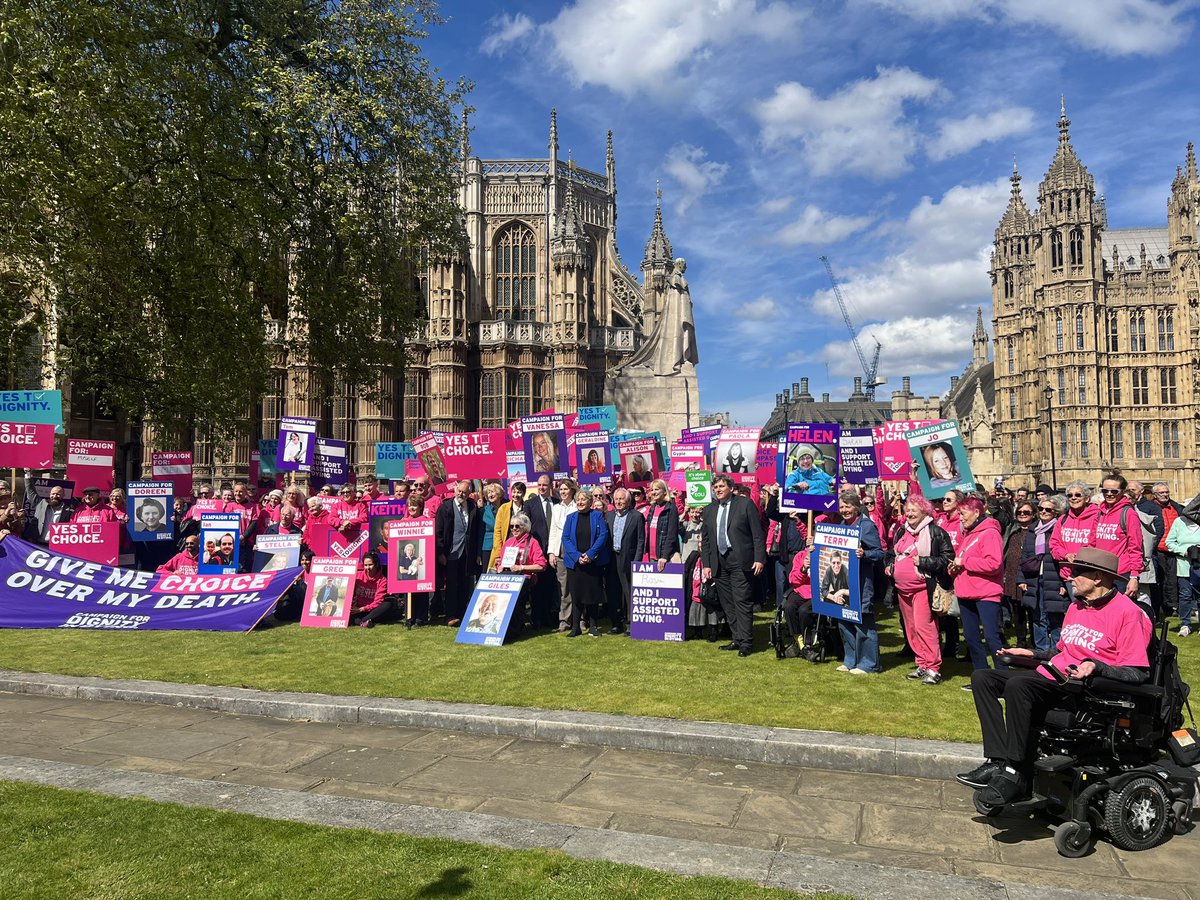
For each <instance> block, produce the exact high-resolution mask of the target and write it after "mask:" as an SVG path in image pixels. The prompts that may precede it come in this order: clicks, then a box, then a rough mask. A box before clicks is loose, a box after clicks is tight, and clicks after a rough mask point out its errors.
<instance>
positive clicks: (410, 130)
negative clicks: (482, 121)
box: [0, 0, 467, 438]
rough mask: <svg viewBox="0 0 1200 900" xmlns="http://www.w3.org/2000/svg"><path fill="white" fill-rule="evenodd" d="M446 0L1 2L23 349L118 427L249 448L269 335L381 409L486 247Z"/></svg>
mask: <svg viewBox="0 0 1200 900" xmlns="http://www.w3.org/2000/svg"><path fill="white" fill-rule="evenodd" d="M438 21H439V20H438V18H437V13H436V10H435V8H434V5H433V4H432V3H430V2H424V0H416V2H398V0H391V2H390V0H338V2H322V0H292V2H286V3H284V2H275V0H109V2H104V3H99V2H80V0H0V325H3V327H4V328H5V329H6V331H5V334H6V335H10V336H12V337H11V340H10V341H9V342H8V345H7V346H0V353H3V354H5V357H4V359H3V362H4V364H5V366H6V372H12V371H15V369H16V367H17V366H18V365H19V363H20V360H19V359H18V358H17V357H18V355H19V354H20V352H21V351H22V349H23V348H25V347H27V346H28V345H29V334H30V333H31V331H32V330H33V329H37V330H38V331H39V332H40V333H41V334H43V335H54V334H57V338H58V341H57V343H58V349H57V358H56V364H57V366H58V368H59V369H60V371H61V372H62V373H63V374H69V375H70V376H71V377H72V378H73V379H74V380H75V382H76V383H77V384H79V385H81V386H83V387H85V388H87V389H91V390H94V391H95V392H96V394H97V397H98V400H99V401H100V402H101V403H102V404H104V405H105V406H107V407H108V408H114V409H116V408H119V409H123V410H125V411H126V413H127V414H129V415H130V416H132V417H148V418H150V419H152V420H153V421H154V422H155V423H156V425H157V426H158V432H159V433H160V434H162V433H171V432H181V431H186V430H187V429H189V428H196V429H197V430H198V431H199V432H200V433H201V434H204V435H206V436H211V437H217V438H219V437H224V436H228V435H229V433H230V432H231V430H232V429H233V428H234V427H235V423H236V422H237V420H238V419H239V418H242V417H244V416H245V414H246V411H247V410H248V409H249V408H251V406H252V404H253V403H254V402H255V400H256V398H257V397H258V396H260V395H261V393H262V392H263V389H264V385H265V383H266V379H267V374H268V368H269V365H270V352H271V351H270V348H269V346H268V345H266V344H265V343H264V319H287V320H288V323H289V325H288V333H287V340H288V348H289V353H290V354H292V355H293V356H294V357H298V358H300V359H303V360H305V361H306V362H307V364H308V365H310V366H311V367H313V369H314V370H315V371H316V372H317V373H318V374H319V375H321V376H323V379H324V381H325V383H332V378H333V376H334V375H335V374H336V375H337V376H338V377H339V378H340V379H342V380H344V381H345V382H347V383H350V384H353V385H355V386H356V387H358V388H359V390H360V391H361V392H363V393H364V395H366V396H370V394H371V391H372V390H373V389H374V388H375V385H376V384H377V383H378V382H377V376H378V373H377V371H373V367H377V366H379V365H384V366H398V365H400V364H402V354H403V345H402V342H403V337H404V336H405V335H406V334H408V333H410V332H411V329H412V328H413V327H414V325H415V323H416V322H417V321H418V319H419V318H420V317H421V316H423V314H424V310H423V305H422V301H421V298H420V297H419V296H418V293H417V290H416V282H415V278H414V275H415V264H416V262H417V260H419V258H420V253H421V251H422V250H423V249H424V250H432V251H433V252H453V250H455V249H456V248H457V247H459V246H461V244H462V241H463V232H462V226H461V223H460V216H459V211H458V208H457V181H456V177H457V176H456V171H455V166H456V151H457V147H458V139H459V133H458V123H457V119H456V116H455V114H454V109H455V107H456V106H459V105H461V104H462V103H463V100H464V97H465V92H466V90H467V86H466V85H464V84H462V83H458V84H455V85H450V84H447V83H446V82H445V81H443V80H442V79H441V78H440V77H438V76H437V74H436V73H435V72H434V71H433V70H432V69H431V67H430V65H429V64H428V63H427V61H426V60H425V59H424V58H423V57H422V55H421V46H420V42H421V40H422V39H423V38H424V37H426V35H427V32H426V29H427V28H429V27H431V26H435V25H436V24H438Z"/></svg>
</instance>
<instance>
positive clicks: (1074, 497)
mask: <svg viewBox="0 0 1200 900" xmlns="http://www.w3.org/2000/svg"><path fill="white" fill-rule="evenodd" d="M1067 499H1068V500H1082V499H1083V494H1067Z"/></svg>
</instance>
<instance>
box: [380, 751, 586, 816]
mask: <svg viewBox="0 0 1200 900" xmlns="http://www.w3.org/2000/svg"><path fill="white" fill-rule="evenodd" d="M584 774H585V773H583V772H581V771H579V770H578V769H554V768H550V767H549V766H519V765H515V764H513V763H504V762H496V761H495V760H488V759H480V760H476V759H462V758H459V757H444V758H442V759H439V760H437V761H436V762H434V763H433V765H431V766H428V767H426V768H423V769H422V770H421V771H420V772H417V773H416V774H415V775H412V776H410V777H407V778H405V779H404V784H405V785H406V786H408V787H413V788H417V789H419V790H426V791H444V792H446V793H459V792H461V793H465V794H475V795H478V796H481V797H510V798H513V799H517V800H561V799H563V797H564V796H565V795H566V794H567V792H568V791H570V790H571V789H572V788H573V787H575V785H577V784H579V782H580V781H582V780H583V779H584ZM571 805H576V804H574V802H572V803H571ZM582 805H583V806H590V805H592V804H588V803H584V804H582Z"/></svg>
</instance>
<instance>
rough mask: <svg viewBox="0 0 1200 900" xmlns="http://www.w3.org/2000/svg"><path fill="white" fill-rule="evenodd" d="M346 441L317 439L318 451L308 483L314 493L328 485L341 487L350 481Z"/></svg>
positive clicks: (314, 455) (314, 454)
mask: <svg viewBox="0 0 1200 900" xmlns="http://www.w3.org/2000/svg"><path fill="white" fill-rule="evenodd" d="M346 446H347V445H346V442H345V441H333V440H330V439H329V438H317V449H316V452H314V453H313V460H312V474H311V475H309V477H308V483H309V484H310V485H311V486H312V489H313V491H314V492H316V491H319V490H320V489H321V488H323V487H324V486H325V485H327V484H332V485H334V486H335V487H341V486H342V485H343V484H348V483H349V481H350V463H349V461H348V459H347V451H346Z"/></svg>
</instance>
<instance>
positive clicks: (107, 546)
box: [50, 425, 122, 566]
mask: <svg viewBox="0 0 1200 900" xmlns="http://www.w3.org/2000/svg"><path fill="white" fill-rule="evenodd" d="M50 427H51V428H53V427H54V426H53V425H51V426H50ZM121 528H122V525H121V523H120V522H93V523H84V522H58V523H55V524H52V525H51V526H50V549H51V550H53V551H54V552H55V553H61V554H63V555H64V556H73V557H75V558H76V559H86V560H87V561H88V562H94V563H100V564H101V565H103V566H115V565H116V564H117V563H118V562H119V555H120V546H121Z"/></svg>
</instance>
